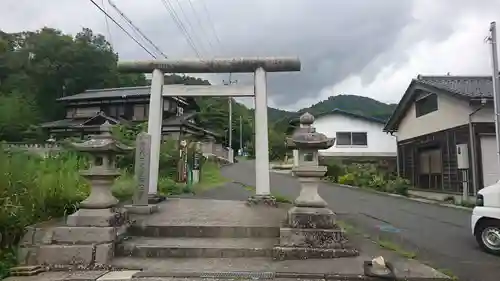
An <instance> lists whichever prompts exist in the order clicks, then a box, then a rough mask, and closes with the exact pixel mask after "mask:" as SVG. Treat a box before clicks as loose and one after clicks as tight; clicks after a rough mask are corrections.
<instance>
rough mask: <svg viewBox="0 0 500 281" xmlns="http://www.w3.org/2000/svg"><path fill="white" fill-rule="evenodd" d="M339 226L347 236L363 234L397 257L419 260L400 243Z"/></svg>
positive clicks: (449, 275) (447, 270)
mask: <svg viewBox="0 0 500 281" xmlns="http://www.w3.org/2000/svg"><path fill="white" fill-rule="evenodd" d="M337 224H338V225H339V226H340V227H342V228H343V229H344V230H345V232H346V233H347V234H353V235H360V234H363V236H364V237H366V238H368V239H370V240H371V241H373V242H374V243H376V244H377V245H378V246H379V247H380V248H382V249H386V250H389V251H392V252H394V253H396V254H397V255H399V256H401V257H404V258H407V259H417V253H415V252H412V251H408V250H406V249H404V247H403V246H401V245H399V244H398V243H395V242H393V241H390V240H388V239H382V238H376V237H372V236H370V235H368V234H365V233H361V231H360V230H359V229H356V227H354V226H352V225H350V224H349V223H347V222H345V221H342V220H337ZM427 265H428V266H430V267H432V268H434V267H433V266H432V265H430V264H427ZM434 269H435V270H437V271H439V272H441V273H443V274H444V275H447V276H448V277H450V280H454V281H455V280H458V277H457V276H456V275H455V274H453V272H451V271H450V270H449V269H442V268H434Z"/></svg>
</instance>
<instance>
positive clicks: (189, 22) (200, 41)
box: [172, 0, 206, 53]
mask: <svg viewBox="0 0 500 281" xmlns="http://www.w3.org/2000/svg"><path fill="white" fill-rule="evenodd" d="M175 2H176V3H177V6H179V10H180V12H181V14H182V15H183V16H184V19H185V20H186V23H187V25H188V27H189V30H191V33H192V34H193V37H194V38H195V39H198V38H196V37H197V36H196V32H195V31H194V30H195V29H194V28H193V25H192V24H191V21H190V20H189V17H188V16H187V13H186V12H184V8H183V7H182V4H181V3H180V2H179V0H175ZM172 6H173V5H172ZM193 41H195V40H193ZM196 41H198V43H200V44H199V45H198V47H200V46H201V47H200V49H201V50H202V53H203V51H206V50H205V48H204V47H203V43H202V42H203V40H196Z"/></svg>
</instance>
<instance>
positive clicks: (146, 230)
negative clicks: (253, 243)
mask: <svg viewBox="0 0 500 281" xmlns="http://www.w3.org/2000/svg"><path fill="white" fill-rule="evenodd" d="M128 234H129V235H131V236H143V237H191V238H199V237H212V238H272V237H279V236H280V228H279V227H274V226H219V225H215V226H210V225H132V226H131V227H130V228H129V229H128Z"/></svg>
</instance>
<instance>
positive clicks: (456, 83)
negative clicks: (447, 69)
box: [417, 75, 493, 98]
mask: <svg viewBox="0 0 500 281" xmlns="http://www.w3.org/2000/svg"><path fill="white" fill-rule="evenodd" d="M417 81H418V82H421V83H424V84H427V85H430V86H434V87H438V88H441V89H443V90H446V91H449V92H452V93H455V94H460V95H464V96H467V97H471V98H474V97H493V83H492V80H491V76H451V75H446V76H424V75H419V76H418V77H417Z"/></svg>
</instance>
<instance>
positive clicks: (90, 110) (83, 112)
mask: <svg viewBox="0 0 500 281" xmlns="http://www.w3.org/2000/svg"><path fill="white" fill-rule="evenodd" d="M99 111H101V109H100V108H99V107H80V108H77V109H76V112H75V115H74V117H93V116H94V115H96V114H97V113H99Z"/></svg>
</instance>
